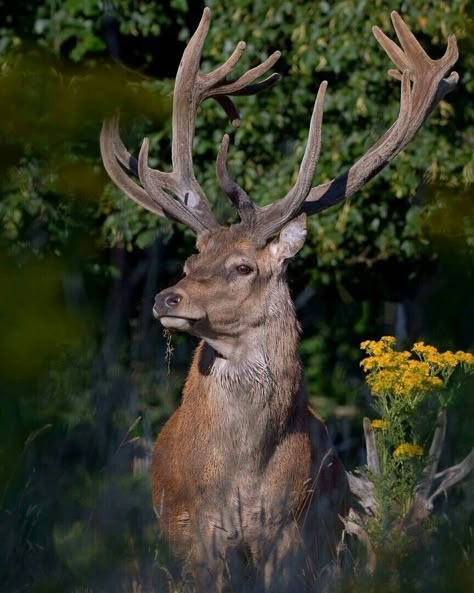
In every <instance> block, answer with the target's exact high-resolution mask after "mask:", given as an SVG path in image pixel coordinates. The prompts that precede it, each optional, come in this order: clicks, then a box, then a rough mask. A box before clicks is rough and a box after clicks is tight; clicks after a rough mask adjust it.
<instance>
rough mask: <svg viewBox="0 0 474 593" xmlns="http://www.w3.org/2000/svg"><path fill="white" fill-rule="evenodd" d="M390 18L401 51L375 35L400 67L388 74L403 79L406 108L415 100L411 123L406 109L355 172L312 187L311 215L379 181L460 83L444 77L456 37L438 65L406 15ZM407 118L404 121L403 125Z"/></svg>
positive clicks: (307, 209) (454, 55)
mask: <svg viewBox="0 0 474 593" xmlns="http://www.w3.org/2000/svg"><path fill="white" fill-rule="evenodd" d="M391 17H392V23H393V26H394V29H395V31H396V33H397V36H398V39H399V41H400V45H401V46H402V48H400V47H399V46H398V45H396V44H395V43H394V42H393V41H391V40H390V39H389V38H388V37H387V36H386V35H385V34H384V33H382V31H381V30H380V29H379V28H378V27H374V28H373V33H374V36H375V38H376V39H377V41H378V42H379V43H380V45H381V46H382V48H383V49H384V50H385V52H386V53H387V55H388V57H389V58H390V59H391V60H392V62H393V63H394V64H395V66H397V68H398V70H389V74H390V75H391V76H393V77H395V78H397V79H401V80H402V100H401V101H402V103H403V97H404V96H405V95H406V94H407V93H408V95H409V97H410V103H411V108H410V114H409V116H408V119H405V118H407V113H406V110H402V109H400V114H399V117H398V120H397V121H396V122H395V124H393V125H392V126H391V127H390V129H389V130H388V131H387V132H385V134H383V135H382V137H381V138H380V139H379V140H378V141H377V142H376V143H375V144H374V145H373V146H372V147H371V148H369V149H368V151H367V152H366V153H365V154H364V156H362V157H361V158H360V159H359V160H358V161H357V162H356V163H355V164H354V165H353V166H352V167H351V168H350V169H348V170H347V171H346V172H345V173H343V174H342V175H339V176H338V177H337V178H336V179H333V180H332V181H330V182H329V183H324V184H322V185H319V186H318V187H313V188H312V189H311V191H310V192H309V194H308V197H307V198H306V201H305V204H304V207H303V210H304V212H306V213H307V214H315V213H316V212H320V211H321V210H325V209H326V208H329V207H330V206H333V205H334V204H337V203H339V202H341V201H342V200H344V199H345V198H347V197H349V196H351V195H352V194H353V193H354V192H356V191H357V190H358V189H360V188H361V187H362V186H363V185H364V184H365V183H366V182H367V181H369V180H370V179H371V178H372V177H374V175H376V174H377V173H378V172H379V171H380V170H381V169H382V168H383V167H385V166H386V165H387V164H388V163H389V162H390V161H391V160H392V159H393V158H394V157H395V156H396V155H397V154H398V153H399V152H400V151H401V150H403V148H404V147H405V146H406V145H407V144H408V143H409V142H410V141H411V140H412V139H413V137H414V136H415V134H416V133H417V132H418V130H419V129H420V127H421V126H422V125H423V123H424V121H425V120H426V119H427V117H428V116H429V114H430V113H431V111H432V110H433V109H434V108H435V107H436V105H437V104H438V103H439V102H440V101H441V99H442V98H443V97H444V96H445V95H446V94H447V93H449V92H450V91H452V90H453V88H454V87H455V86H456V84H457V82H458V79H459V77H458V74H457V73H456V72H452V73H451V75H450V76H448V78H444V77H445V75H446V73H447V71H448V70H450V69H451V68H452V66H453V65H454V64H455V62H456V60H457V58H458V50H457V44H456V38H455V37H454V36H453V35H451V36H450V37H449V39H448V47H447V49H446V52H445V54H444V56H443V57H442V58H440V59H439V60H433V59H432V58H430V57H429V56H428V55H427V54H426V52H425V51H424V50H423V48H422V47H421V45H420V44H419V43H418V41H417V39H416V37H415V36H414V35H413V33H412V32H411V31H410V29H409V27H408V25H407V24H406V23H405V22H404V21H403V19H402V18H401V16H400V15H399V14H398V13H397V12H392V15H391ZM410 79H411V80H412V81H413V87H412V88H410V85H409V80H410ZM405 102H406V101H405ZM402 111H405V113H402ZM402 119H405V121H404V122H403V125H402V123H401V120H402Z"/></svg>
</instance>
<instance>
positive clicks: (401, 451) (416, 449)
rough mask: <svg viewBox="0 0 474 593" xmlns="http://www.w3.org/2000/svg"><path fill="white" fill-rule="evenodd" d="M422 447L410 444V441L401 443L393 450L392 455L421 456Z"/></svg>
mask: <svg viewBox="0 0 474 593" xmlns="http://www.w3.org/2000/svg"><path fill="white" fill-rule="evenodd" d="M423 453H424V451H423V447H420V445H412V444H410V443H402V444H401V445H398V447H397V448H396V449H395V451H394V452H393V456H394V457H402V458H403V457H421V455H423Z"/></svg>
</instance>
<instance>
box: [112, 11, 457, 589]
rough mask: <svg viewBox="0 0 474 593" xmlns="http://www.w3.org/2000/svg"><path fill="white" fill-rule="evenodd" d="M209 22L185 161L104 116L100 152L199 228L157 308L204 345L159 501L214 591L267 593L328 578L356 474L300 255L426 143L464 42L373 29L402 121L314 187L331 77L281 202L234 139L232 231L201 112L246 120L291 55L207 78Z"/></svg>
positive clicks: (183, 109) (145, 201) (188, 95)
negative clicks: (217, 214)
mask: <svg viewBox="0 0 474 593" xmlns="http://www.w3.org/2000/svg"><path fill="white" fill-rule="evenodd" d="M209 22H210V10H209V9H208V8H205V9H204V13H203V16H202V18H201V21H200V23H199V26H198V28H197V30H196V32H195V33H194V35H193V36H192V38H191V40H190V42H189V44H188V45H187V47H186V49H185V51H184V54H183V57H182V60H181V63H180V66H179V69H178V73H177V76H176V84H175V90H174V99H173V131H172V171H171V172H162V171H158V170H155V169H151V168H150V167H149V165H148V140H147V139H145V140H144V141H143V144H142V147H141V150H140V154H139V157H138V160H137V159H135V158H134V157H133V156H132V155H130V154H129V153H128V151H127V149H126V148H125V146H124V144H123V143H122V141H121V139H120V136H119V130H118V120H117V118H112V119H108V120H106V121H105V122H104V126H103V129H102V134H101V152H102V158H103V161H104V165H105V168H106V170H107V172H108V174H109V175H110V177H111V179H112V180H113V181H114V182H115V184H116V185H117V186H118V187H119V188H120V189H121V190H122V191H123V192H124V193H125V194H126V195H127V196H128V197H129V198H131V199H132V200H134V201H135V202H137V203H138V204H140V205H141V206H143V207H144V208H146V209H148V210H150V211H151V212H153V213H155V214H157V215H159V216H165V217H168V218H171V219H172V220H175V221H179V222H181V223H183V224H186V225H187V226H189V227H190V228H191V229H192V230H193V231H194V232H195V233H196V235H197V243H196V247H197V251H198V253H197V254H196V255H192V256H191V257H189V258H188V259H187V261H186V263H185V265H184V278H183V279H182V280H180V281H179V282H178V283H177V284H176V285H175V286H173V287H172V288H168V289H166V290H164V291H162V292H160V293H159V294H158V295H157V296H156V301H155V305H154V308H153V314H154V316H155V317H156V318H157V319H159V320H160V321H161V323H162V324H163V325H164V326H165V327H166V328H169V329H173V330H181V331H186V332H188V333H189V334H191V335H193V336H198V337H199V338H201V340H202V341H201V343H200V344H199V346H198V348H197V350H196V352H195V355H194V358H193V362H192V365H191V370H190V372H189V375H188V378H187V380H186V383H185V386H184V390H183V397H182V403H181V405H180V407H179V408H178V410H177V411H176V412H175V413H174V414H173V416H172V417H171V418H170V420H169V421H168V422H167V423H166V425H165V426H164V428H163V430H162V431H161V433H160V435H159V437H158V439H157V441H156V445H155V448H154V453H153V462H152V485H153V501H154V508H155V511H156V514H157V516H158V517H159V521H160V524H161V528H162V530H163V532H164V533H165V534H166V536H167V537H168V540H169V542H170V544H171V546H172V549H173V550H174V552H175V553H176V554H177V555H178V556H179V557H181V558H182V559H183V561H185V562H186V563H187V565H188V566H189V567H190V569H191V571H192V574H193V576H194V579H195V582H196V584H197V587H198V589H199V590H200V591H206V592H208V591H209V592H210V591H219V590H221V588H222V583H223V581H224V580H225V579H227V578H230V579H231V580H232V579H234V578H236V575H240V576H242V575H243V574H245V575H246V576H245V578H247V577H248V575H250V574H251V575H252V579H253V583H254V586H255V587H256V590H258V591H263V590H265V591H269V590H272V591H274V590H277V591H290V590H291V591H296V590H302V588H301V586H300V585H299V579H300V578H301V579H303V578H305V579H307V578H308V576H309V578H312V579H314V577H315V576H318V575H319V574H320V573H321V571H322V570H323V568H324V567H325V566H327V565H328V563H329V562H330V561H331V559H333V558H334V557H335V555H336V546H337V543H338V540H339V537H340V534H341V528H342V523H341V521H340V520H339V515H342V514H344V512H345V509H346V505H347V500H348V486H347V483H348V482H347V478H346V473H345V471H344V468H343V467H342V465H341V463H340V461H339V460H338V458H337V456H336V453H335V452H334V449H333V447H332V445H331V443H330V442H329V439H328V435H327V432H326V428H325V426H324V424H323V422H322V421H321V420H320V419H319V418H318V417H317V416H315V415H314V414H313V413H312V412H311V411H310V410H309V409H308V402H307V396H306V393H305V391H304V386H303V373H302V368H301V363H300V359H299V356H298V337H299V332H300V328H299V325H298V321H297V319H296V316H295V311H294V307H293V304H292V301H291V298H290V293H289V290H288V285H287V282H286V277H285V269H286V264H287V262H288V260H289V259H290V258H291V257H293V256H294V255H295V254H296V253H297V252H298V251H299V250H300V249H301V247H302V246H303V243H304V241H305V236H306V228H305V223H306V216H307V215H311V214H315V213H316V212H319V211H321V210H323V209H325V208H328V207H330V206H333V205H334V204H337V203H338V202H341V201H342V200H344V199H345V198H347V197H348V196H351V195H352V194H353V193H354V192H356V191H357V190H358V189H360V188H361V187H362V186H363V185H364V184H365V183H366V182H367V181H369V180H370V179H371V178H372V177H374V175H376V173H377V172H378V171H380V170H381V169H382V168H383V167H385V165H387V163H389V162H390V161H391V160H392V159H393V158H394V157H395V156H396V155H397V154H398V153H399V152H400V151H401V150H402V149H403V148H404V147H405V146H406V145H407V144H408V143H409V142H410V141H411V140H412V138H413V137H414V136H415V134H416V132H417V131H418V129H419V128H420V127H421V125H422V124H423V122H424V121H425V119H426V118H427V117H428V115H429V113H430V112H431V111H432V109H434V107H435V106H436V104H437V103H438V102H439V101H440V100H441V99H442V98H443V97H444V96H445V95H446V93H448V92H449V91H451V90H452V89H453V88H454V86H455V85H456V82H457V80H458V75H457V74H456V73H455V72H453V73H452V74H451V75H450V76H449V77H448V78H445V75H446V74H447V72H448V71H449V70H450V69H451V68H452V66H453V65H454V63H455V62H456V60H457V56H458V52H457V46H456V40H455V37H454V36H450V37H449V40H448V47H447V50H446V53H445V55H444V56H443V57H442V58H440V59H439V60H432V59H431V58H430V57H429V56H428V55H427V54H426V53H425V52H424V50H423V49H422V48H421V46H420V45H419V43H418V41H417V40H416V38H415V37H414V35H413V34H412V33H411V31H410V30H409V28H408V27H407V25H406V24H405V23H404V21H403V20H402V19H401V17H400V16H399V15H398V14H397V13H396V12H394V13H392V22H393V26H394V28H395V31H396V33H397V36H398V39H399V41H400V44H401V48H400V47H399V46H398V45H396V44H395V43H394V42H393V41H391V40H390V39H389V38H388V37H387V36H386V35H385V34H384V33H382V31H381V30H380V29H378V28H377V27H374V29H373V32H374V35H375V37H376V39H377V40H378V42H379V43H380V45H381V46H382V47H383V49H384V50H385V51H386V53H387V54H388V56H389V57H390V59H391V60H392V61H393V62H394V64H395V66H396V68H397V69H396V70H390V71H389V74H390V75H391V76H393V77H395V78H397V79H399V80H400V81H401V99H400V112H399V116H398V118H397V120H396V121H395V122H394V123H393V125H392V126H391V127H390V128H389V129H388V131H387V132H385V134H384V135H383V136H382V137H381V138H380V139H379V140H378V141H377V142H376V143H375V144H374V145H373V146H372V147H371V148H369V150H368V151H367V152H366V153H365V154H364V156H362V157H361V158H360V159H359V160H358V161H357V162H356V163H355V164H354V165H352V166H351V167H350V168H349V169H348V170H347V171H346V172H345V173H343V174H341V175H339V177H337V178H336V179H334V180H333V181H330V182H329V183H325V184H323V185H319V186H318V187H312V180H313V175H314V172H315V167H316V164H317V161H318V157H319V151H320V145H321V124H322V116H323V100H324V94H325V92H326V86H327V83H326V82H325V81H324V82H322V83H321V85H320V87H319V91H318V94H317V97H316V101H315V105H314V110H313V114H312V117H311V124H310V129H309V137H308V141H307V146H306V150H305V153H304V156H303V161H302V163H301V167H300V170H299V175H298V178H297V181H296V183H295V185H294V186H293V187H292V188H291V190H290V191H289V192H288V193H287V194H286V196H285V197H284V198H282V199H281V200H279V201H277V202H275V203H273V204H271V205H268V206H265V207H259V206H257V205H256V204H255V203H254V202H253V201H252V200H251V199H250V198H249V196H248V195H247V194H246V193H245V191H244V190H243V189H242V188H241V187H240V186H239V185H238V184H237V183H236V182H235V181H234V180H233V179H232V178H231V176H230V174H229V172H228V170H227V165H226V157H227V150H228V146H229V136H227V135H224V138H223V140H222V144H221V146H220V150H219V154H218V156H217V166H216V171H217V179H218V182H219V185H220V187H221V189H222V190H223V192H224V193H225V194H227V196H228V197H229V198H230V200H231V201H232V203H233V205H234V206H235V208H236V210H237V211H238V214H239V216H240V219H241V220H240V222H239V223H238V224H234V225H232V226H230V227H229V228H225V227H222V226H220V225H219V224H218V222H217V221H216V220H215V218H214V216H213V214H212V212H211V208H210V206H209V203H208V200H207V199H206V196H205V194H204V191H203V190H202V188H201V186H200V185H199V183H198V181H197V180H196V177H195V175H194V172H193V160H192V144H193V136H194V127H195V118H196V112H197V109H198V107H199V104H200V103H202V102H203V101H204V100H206V99H209V98H211V97H212V98H213V99H215V100H216V101H217V102H218V103H219V104H220V105H221V106H222V107H223V109H224V110H225V112H226V114H227V115H228V117H229V119H230V120H231V122H232V124H233V125H234V126H235V125H238V124H239V113H238V111H237V109H236V107H235V105H234V103H233V101H232V99H231V97H232V96H237V95H252V94H255V93H259V92H260V91H262V90H264V89H267V88H269V87H271V86H273V85H274V84H275V83H276V82H277V81H278V79H279V77H278V75H277V74H273V75H271V76H269V77H268V78H266V79H265V80H263V81H261V82H255V81H256V80H257V79H258V78H259V77H260V76H261V75H263V74H264V73H265V72H267V71H268V70H269V69H270V68H271V67H272V66H273V65H274V64H275V62H276V61H277V60H278V58H279V56H280V53H279V52H275V53H274V54H272V55H271V56H270V57H269V58H268V59H267V60H265V61H264V62H263V63H261V64H260V65H258V66H256V67H254V68H252V69H250V70H248V71H247V72H246V73H245V74H243V75H242V76H240V77H239V78H237V79H235V80H227V76H228V75H230V74H231V72H232V71H233V69H234V67H235V66H236V64H237V62H238V61H239V59H240V57H241V56H242V53H243V52H244V49H245V43H244V42H242V41H241V42H239V43H238V44H237V47H236V48H235V50H234V52H233V53H232V55H231V56H230V57H229V58H228V60H227V61H226V62H225V63H224V64H222V65H221V66H219V67H218V68H216V69H215V70H213V71H212V72H209V73H204V72H201V71H200V70H199V65H200V61H201V53H202V49H203V45H204V42H205V39H206V36H207V33H208V30H209ZM130 175H131V176H134V177H135V178H137V179H138V180H139V182H140V185H139V184H138V183H136V182H135V181H133V180H132V179H131V177H130ZM173 196H174V197H173ZM239 567H240V568H239ZM229 574H230V577H228V576H226V577H225V575H229ZM224 577H225V578H224ZM242 578H244V577H242ZM248 582H249V581H247V583H248Z"/></svg>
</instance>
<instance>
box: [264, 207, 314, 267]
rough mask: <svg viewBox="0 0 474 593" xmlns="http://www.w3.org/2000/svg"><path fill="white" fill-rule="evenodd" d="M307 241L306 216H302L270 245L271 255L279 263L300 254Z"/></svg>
mask: <svg viewBox="0 0 474 593" xmlns="http://www.w3.org/2000/svg"><path fill="white" fill-rule="evenodd" d="M305 240H306V214H300V215H299V216H298V217H297V218H294V219H293V220H292V221H290V222H289V223H288V224H287V225H285V226H284V227H283V228H282V230H281V231H280V236H279V237H278V239H275V240H274V241H272V242H271V243H270V246H269V248H270V253H271V254H272V255H273V257H274V258H276V259H277V260H278V261H279V262H283V261H284V260H285V259H289V258H290V257H293V256H294V255H296V254H297V253H298V251H299V250H300V249H301V248H302V247H303V245H304V242H305Z"/></svg>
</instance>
